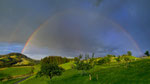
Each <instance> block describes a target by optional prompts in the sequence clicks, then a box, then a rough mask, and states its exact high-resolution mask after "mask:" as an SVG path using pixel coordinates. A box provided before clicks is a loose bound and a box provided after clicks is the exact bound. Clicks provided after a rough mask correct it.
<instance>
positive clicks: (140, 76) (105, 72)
mask: <svg viewBox="0 0 150 84" xmlns="http://www.w3.org/2000/svg"><path fill="white" fill-rule="evenodd" d="M149 66H150V59H149V58H146V59H140V60H138V61H135V62H129V63H121V64H118V63H115V64H113V63H112V64H104V65H97V66H95V67H94V68H93V69H91V70H90V71H88V72H87V73H90V74H92V80H89V75H88V74H87V75H86V74H85V75H83V74H82V73H83V72H82V71H78V70H75V69H70V70H66V71H65V72H64V73H63V75H62V76H59V77H54V78H53V79H52V80H49V78H46V77H41V78H35V77H31V78H29V79H28V80H26V81H24V82H22V83H21V84H33V83H38V84H148V83H149V82H150V76H149V75H150V67H149ZM97 79H98V80H97Z"/></svg>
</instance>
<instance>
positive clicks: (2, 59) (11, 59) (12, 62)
mask: <svg viewBox="0 0 150 84" xmlns="http://www.w3.org/2000/svg"><path fill="white" fill-rule="evenodd" d="M37 62H38V61H36V60H33V59H31V58H29V57H27V56H25V55H23V54H21V53H10V54H7V55H0V67H9V66H22V65H34V64H35V63H37Z"/></svg>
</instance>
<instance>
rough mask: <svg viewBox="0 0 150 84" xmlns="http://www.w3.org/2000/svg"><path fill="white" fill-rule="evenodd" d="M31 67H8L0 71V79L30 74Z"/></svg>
mask: <svg viewBox="0 0 150 84" xmlns="http://www.w3.org/2000/svg"><path fill="white" fill-rule="evenodd" d="M31 69H32V67H30V66H23V67H9V68H4V69H3V70H0V78H6V77H8V76H19V75H25V74H28V73H30V72H31Z"/></svg>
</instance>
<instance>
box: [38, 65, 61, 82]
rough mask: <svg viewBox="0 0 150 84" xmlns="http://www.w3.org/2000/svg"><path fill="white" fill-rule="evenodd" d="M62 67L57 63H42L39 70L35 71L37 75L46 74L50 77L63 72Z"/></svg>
mask: <svg viewBox="0 0 150 84" xmlns="http://www.w3.org/2000/svg"><path fill="white" fill-rule="evenodd" d="M63 70H64V69H63V68H61V67H59V66H58V65H57V64H42V66H41V71H39V72H38V73H37V76H40V77H41V76H48V77H49V78H50V79H52V77H54V76H60V75H61V74H62V72H63Z"/></svg>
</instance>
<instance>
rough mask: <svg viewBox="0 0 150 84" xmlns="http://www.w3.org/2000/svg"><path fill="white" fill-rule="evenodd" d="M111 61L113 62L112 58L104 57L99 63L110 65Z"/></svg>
mask: <svg viewBox="0 0 150 84" xmlns="http://www.w3.org/2000/svg"><path fill="white" fill-rule="evenodd" d="M110 61H111V58H110V57H104V58H102V59H101V60H99V61H98V64H99V65H102V64H107V63H110Z"/></svg>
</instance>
